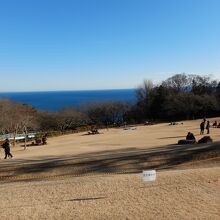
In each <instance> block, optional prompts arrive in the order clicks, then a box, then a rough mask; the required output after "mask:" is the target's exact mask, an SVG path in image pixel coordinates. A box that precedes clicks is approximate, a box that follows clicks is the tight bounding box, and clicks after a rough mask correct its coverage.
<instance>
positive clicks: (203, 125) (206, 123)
mask: <svg viewBox="0 0 220 220" xmlns="http://www.w3.org/2000/svg"><path fill="white" fill-rule="evenodd" d="M205 129H206V131H207V134H209V133H210V121H206V119H205V118H204V119H203V121H202V122H201V124H200V134H201V135H203V134H204V132H205Z"/></svg>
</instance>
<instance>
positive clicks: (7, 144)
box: [2, 138, 13, 159]
mask: <svg viewBox="0 0 220 220" xmlns="http://www.w3.org/2000/svg"><path fill="white" fill-rule="evenodd" d="M2 148H3V149H4V151H5V158H4V159H7V157H8V158H9V157H10V158H12V157H13V156H12V154H11V150H10V142H9V139H8V138H7V139H6V140H5V141H4V143H3V144H2Z"/></svg>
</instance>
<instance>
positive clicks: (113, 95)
mask: <svg viewBox="0 0 220 220" xmlns="http://www.w3.org/2000/svg"><path fill="white" fill-rule="evenodd" d="M0 99H8V100H11V101H14V102H19V103H23V104H29V105H32V106H33V107H34V108H36V109H38V110H43V111H49V112H56V111H59V110H61V109H64V108H68V107H75V108H80V107H82V106H83V105H86V104H91V103H100V102H111V101H122V102H127V103H130V104H135V103H136V92H135V89H113V90H83V91H48V92H4V93H0Z"/></svg>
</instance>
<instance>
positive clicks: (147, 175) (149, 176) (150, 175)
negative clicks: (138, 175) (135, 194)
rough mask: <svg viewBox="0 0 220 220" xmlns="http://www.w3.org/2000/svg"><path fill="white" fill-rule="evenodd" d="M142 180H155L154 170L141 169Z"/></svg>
mask: <svg viewBox="0 0 220 220" xmlns="http://www.w3.org/2000/svg"><path fill="white" fill-rule="evenodd" d="M143 180H144V181H145V182H149V181H155V180H156V170H146V171H143Z"/></svg>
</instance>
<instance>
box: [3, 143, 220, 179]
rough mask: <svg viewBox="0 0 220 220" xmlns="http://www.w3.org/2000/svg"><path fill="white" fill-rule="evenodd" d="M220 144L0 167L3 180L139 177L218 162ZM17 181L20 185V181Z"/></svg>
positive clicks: (111, 152)
mask: <svg viewBox="0 0 220 220" xmlns="http://www.w3.org/2000/svg"><path fill="white" fill-rule="evenodd" d="M219 146H220V143H213V144H201V145H182V146H180V145H169V146H165V147H159V148H158V147H157V148H151V149H137V148H127V149H118V150H108V151H99V152H92V153H85V154H79V155H74V156H69V157H67V156H63V157H62V156H60V157H50V158H48V157H45V158H42V159H41V160H39V161H31V160H22V161H17V162H13V163H12V164H10V163H6V164H1V166H0V175H1V177H0V179H1V180H5V179H6V178H10V177H14V178H15V179H14V180H15V181H16V177H22V176H24V178H23V181H24V180H27V179H28V181H29V180H31V179H32V178H33V179H36V176H38V177H39V179H40V176H42V177H44V178H45V176H55V175H56V176H65V175H72V176H77V175H88V174H104V173H137V172H141V171H142V170H146V169H156V170H164V169H173V168H175V167H176V166H179V165H184V164H187V163H189V162H193V163H194V162H197V161H200V162H201V161H205V160H207V159H214V160H216V161H217V162H219V161H220V160H219V157H220V147H219ZM21 180H22V179H18V180H17V181H21Z"/></svg>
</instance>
